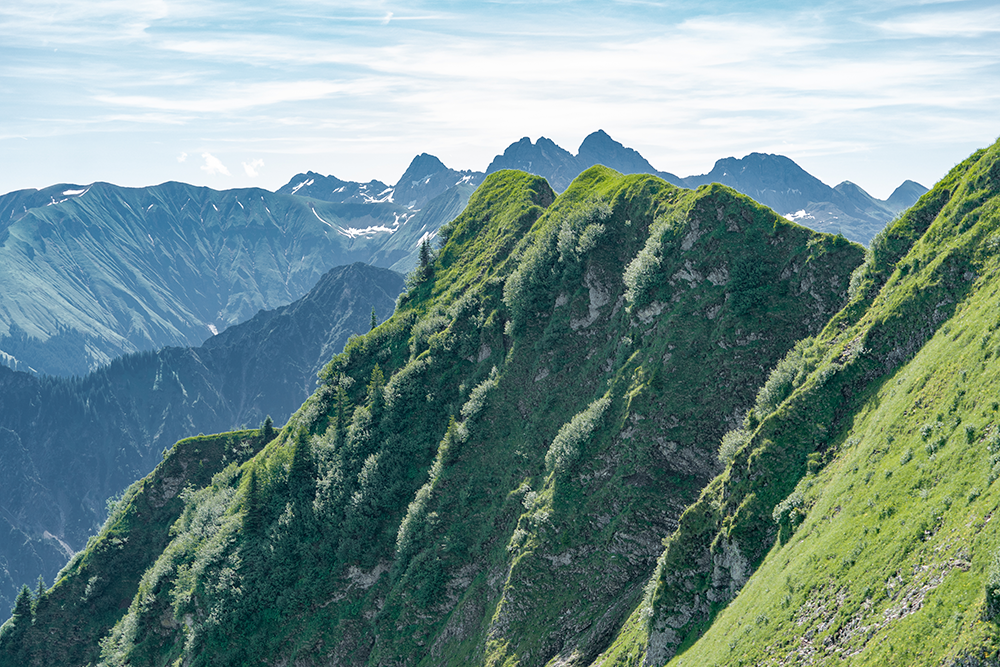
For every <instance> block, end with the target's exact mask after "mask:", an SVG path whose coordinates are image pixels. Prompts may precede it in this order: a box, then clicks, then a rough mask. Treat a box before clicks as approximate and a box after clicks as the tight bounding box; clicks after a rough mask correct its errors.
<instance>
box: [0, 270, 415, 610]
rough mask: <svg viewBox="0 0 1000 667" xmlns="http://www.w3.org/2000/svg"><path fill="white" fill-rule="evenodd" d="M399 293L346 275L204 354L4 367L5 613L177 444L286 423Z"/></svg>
mask: <svg viewBox="0 0 1000 667" xmlns="http://www.w3.org/2000/svg"><path fill="white" fill-rule="evenodd" d="M402 289H403V278H402V276H401V275H399V274H398V273H395V272H393V271H390V270H388V269H381V268H376V267H372V266H366V265H364V264H360V263H359V264H353V265H350V266H345V267H337V268H334V269H331V270H330V271H329V272H327V273H326V274H325V275H324V276H323V277H322V278H321V279H320V280H319V282H318V283H317V284H316V286H315V287H313V289H312V290H310V291H309V293H308V294H306V295H305V296H303V297H302V298H301V299H299V300H297V301H295V302H294V303H292V304H290V305H288V306H282V307H280V308H277V309H275V310H269V311H261V312H259V313H258V314H257V315H255V316H254V317H252V318H250V319H249V320H248V321H246V322H244V323H241V324H236V325H234V326H232V327H230V328H228V329H226V330H225V331H223V332H221V333H219V335H217V336H213V337H210V338H209V339H208V340H207V341H205V343H204V344H202V345H201V346H198V347H194V348H176V347H167V348H163V349H161V350H158V351H156V352H141V353H134V354H131V355H126V356H124V357H120V358H118V359H115V360H114V361H112V362H111V363H110V364H109V365H107V366H104V367H102V368H100V369H99V370H97V371H94V372H91V373H89V374H87V375H85V376H82V377H76V378H57V377H51V376H49V377H38V376H36V375H33V374H29V373H24V372H18V371H13V370H10V369H8V368H5V367H2V366H0V461H2V462H3V465H2V466H0V535H2V536H3V537H2V539H0V608H3V609H6V608H7V607H8V606H9V605H11V604H13V603H14V599H15V597H16V595H17V590H18V588H20V586H21V583H23V582H24V581H33V580H34V579H36V578H37V577H38V576H42V577H44V578H45V579H46V580H48V581H51V580H52V579H53V577H54V576H55V574H56V573H57V572H58V571H59V569H60V568H61V567H62V566H63V565H64V564H65V563H66V561H67V559H68V558H69V557H70V556H72V555H73V554H74V553H76V552H78V551H80V550H81V549H83V548H84V547H85V546H86V544H87V540H88V538H89V537H90V536H91V535H93V534H94V532H95V531H96V530H97V529H98V528H99V527H100V525H101V524H102V523H103V521H104V519H105V518H106V513H107V507H106V502H105V501H106V499H107V498H110V497H113V496H116V495H119V494H120V493H121V491H122V490H123V489H124V488H125V487H127V486H128V485H129V484H130V483H131V482H132V481H134V480H135V479H137V478H139V477H143V476H144V475H146V474H147V473H148V472H149V471H150V470H152V469H153V468H154V467H155V466H156V464H157V463H158V462H159V461H160V460H161V459H162V456H161V454H162V453H163V452H165V451H166V450H168V449H169V448H170V447H171V446H172V445H173V444H174V443H175V442H176V441H177V440H179V439H181V438H183V437H185V436H189V435H193V434H198V433H216V432H219V431H227V430H231V429H233V428H239V427H241V426H245V425H247V424H250V425H254V426H256V425H259V424H261V423H262V422H263V421H264V419H265V417H267V416H270V417H272V418H273V420H274V421H275V422H276V423H277V424H283V423H284V422H285V421H286V420H287V419H288V417H289V415H291V414H292V413H293V412H294V411H295V410H296V409H297V408H298V407H299V406H300V405H301V404H302V401H304V400H305V399H306V398H307V397H308V396H309V395H310V394H311V393H312V392H313V390H314V389H315V387H316V375H317V372H318V371H319V370H320V369H322V367H323V366H324V365H325V364H326V363H327V362H328V361H329V359H330V358H331V357H332V356H334V355H335V354H337V353H338V352H340V351H341V350H342V349H343V347H344V345H345V343H346V342H347V341H348V339H349V337H350V336H352V335H356V334H362V333H365V332H367V331H368V330H369V329H370V328H371V321H370V320H371V317H376V318H377V319H378V320H379V321H381V320H384V319H386V318H388V317H389V316H390V315H391V314H392V311H393V307H394V306H395V299H396V296H397V295H398V294H399V293H400V292H401V291H402Z"/></svg>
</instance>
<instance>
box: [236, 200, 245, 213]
mask: <svg viewBox="0 0 1000 667" xmlns="http://www.w3.org/2000/svg"><path fill="white" fill-rule="evenodd" d="M236 203H237V204H239V205H240V208H242V209H243V210H244V211H245V210H246V209H245V208H243V204H242V203H241V202H240V200H239V199H237V200H236Z"/></svg>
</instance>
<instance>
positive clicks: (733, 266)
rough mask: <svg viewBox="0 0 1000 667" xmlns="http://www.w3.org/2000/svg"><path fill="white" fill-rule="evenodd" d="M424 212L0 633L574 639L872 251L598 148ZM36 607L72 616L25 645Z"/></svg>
mask: <svg viewBox="0 0 1000 667" xmlns="http://www.w3.org/2000/svg"><path fill="white" fill-rule="evenodd" d="M439 236H440V238H441V239H442V241H443V246H442V247H441V249H440V252H439V253H437V256H436V258H435V259H434V261H433V262H432V263H430V264H429V265H428V266H427V267H426V268H424V269H422V270H420V271H418V272H417V273H416V274H414V276H413V278H412V279H411V282H410V287H409V289H408V291H407V292H406V294H405V295H404V296H402V297H401V298H400V300H399V302H398V304H397V308H396V311H395V313H394V314H393V316H392V318H390V319H389V320H388V321H386V322H385V323H383V324H381V325H380V326H378V327H377V328H376V329H374V330H373V331H371V332H369V333H367V334H366V335H364V336H360V337H358V338H356V339H354V340H353V341H352V342H350V343H349V344H348V345H347V347H346V349H345V351H344V352H343V353H342V354H341V355H339V356H337V357H335V358H334V359H333V360H332V361H331V362H330V363H329V364H328V365H327V367H326V368H325V369H324V370H323V371H322V373H321V378H322V383H321V386H320V387H319V388H318V389H317V391H316V392H315V393H314V394H313V395H312V396H311V397H310V398H309V399H308V400H307V401H306V402H305V403H304V404H303V406H302V408H301V409H300V410H299V411H298V412H297V413H296V414H295V415H294V416H293V417H292V418H291V419H290V420H289V422H288V424H287V425H286V426H285V427H284V429H282V431H281V434H280V435H278V437H277V438H276V439H274V440H273V441H272V442H270V444H268V445H267V446H266V447H264V448H263V449H262V450H261V452H260V453H258V454H256V455H255V456H254V457H253V458H250V459H249V460H248V461H247V462H246V463H243V464H237V463H233V464H232V465H228V466H227V467H225V468H224V469H222V470H220V472H218V473H217V474H216V476H215V477H214V478H213V480H212V483H211V484H209V485H203V486H201V487H200V488H199V489H197V490H192V492H190V493H189V494H188V495H187V496H186V497H185V499H184V504H183V507H182V506H180V505H178V506H177V507H176V509H175V510H174V512H175V513H174V514H173V515H172V517H171V518H160V519H158V520H157V521H155V522H152V521H148V522H147V521H142V522H139V521H136V520H134V519H133V518H132V517H134V516H137V514H135V513H137V512H141V511H144V510H141V508H142V507H146V506H149V505H150V504H151V503H150V501H149V500H148V499H147V498H146V493H147V492H146V489H155V488H162V486H163V483H164V482H163V481H162V480H163V475H164V474H165V473H164V472H163V471H157V472H154V473H153V474H152V475H151V476H150V477H149V478H147V479H146V480H145V481H143V482H140V483H138V484H137V485H135V486H133V487H132V489H130V491H129V492H127V493H126V495H125V498H124V499H123V503H124V506H123V507H122V508H121V509H120V510H119V511H118V512H116V513H115V514H113V515H112V518H111V519H110V520H109V522H108V524H106V526H105V528H104V529H103V530H102V532H101V534H100V535H99V536H98V537H97V538H96V539H95V540H94V541H93V543H92V544H91V545H90V547H89V548H88V549H87V550H85V551H84V552H83V553H82V554H80V555H78V556H77V557H75V558H74V560H73V561H72V562H71V563H70V564H69V565H68V566H67V568H66V569H65V570H64V571H63V573H62V574H61V575H60V578H59V579H58V580H57V582H56V583H55V585H54V586H53V588H52V589H51V590H49V591H46V592H44V593H41V594H40V595H39V596H38V599H37V600H36V601H35V602H34V611H33V612H32V615H31V618H32V620H31V623H30V625H25V624H24V622H23V621H20V620H18V618H19V617H18V616H17V615H15V616H14V619H13V620H12V622H11V623H9V624H8V625H7V626H5V630H4V632H5V635H4V638H3V639H0V654H2V655H3V656H5V657H6V658H7V659H9V660H10V661H11V662H13V661H17V660H26V661H27V662H26V663H25V664H32V662H31V661H32V660H35V661H36V664H55V663H67V664H68V663H85V662H97V661H100V662H101V664H174V663H176V662H178V661H180V663H190V664H250V663H257V662H280V661H287V662H290V663H292V662H298V663H303V664H310V663H331V664H419V663H421V662H434V663H449V664H451V663H454V664H504V663H506V664H517V663H520V664H525V665H528V664H531V665H535V664H539V665H540V664H545V663H547V662H549V661H550V660H562V661H564V662H565V661H566V660H568V659H569V658H571V657H572V656H577V657H576V658H574V661H575V662H583V661H585V660H589V659H593V658H594V657H596V656H597V655H598V654H599V652H600V651H602V650H603V649H605V648H606V647H607V646H608V645H609V642H610V641H611V639H613V638H614V636H615V634H616V633H617V631H618V629H619V628H620V627H621V624H622V623H623V622H624V621H625V620H627V619H628V617H629V614H630V613H631V612H632V610H633V609H634V608H635V606H636V604H638V602H639V601H640V600H641V598H642V592H643V590H644V589H645V587H646V584H647V582H648V581H649V579H650V577H651V575H652V573H653V571H654V569H655V567H656V563H657V557H658V555H659V553H660V552H661V551H662V549H663V546H662V544H661V542H660V540H661V538H662V537H664V536H666V535H669V534H670V533H671V532H672V531H674V530H675V529H677V528H678V525H679V523H678V522H679V521H680V519H681V515H682V512H683V511H684V508H685V507H686V506H687V505H689V504H691V503H693V502H695V501H696V500H697V499H698V496H699V492H700V490H701V489H702V488H703V487H704V486H705V485H706V484H707V483H709V482H710V480H711V479H712V478H713V477H714V476H715V475H716V474H718V473H719V471H720V470H721V469H722V465H721V464H720V463H719V461H718V459H717V458H716V456H715V452H716V449H717V443H718V441H719V439H720V438H721V437H722V436H723V435H724V434H725V433H726V432H727V431H728V430H730V429H732V428H734V427H736V426H738V425H739V423H740V420H741V416H742V415H743V413H744V412H745V411H746V410H747V409H748V408H749V407H751V406H752V405H753V401H754V396H755V393H756V391H757V387H758V386H759V385H760V383H761V382H762V380H763V379H764V378H766V374H767V371H768V369H769V368H771V367H772V366H774V365H775V364H777V363H778V362H779V361H780V360H781V358H782V357H783V356H784V355H786V353H787V352H788V350H789V349H791V348H792V347H793V346H794V344H795V341H796V340H799V339H801V338H803V337H805V336H810V335H815V334H816V333H818V332H819V331H820V330H821V329H822V327H823V326H824V325H825V323H826V322H827V320H828V319H829V318H830V317H831V316H833V315H834V314H835V313H836V312H837V311H838V310H839V309H840V308H841V307H842V306H843V305H844V303H845V302H846V300H847V294H848V291H849V283H850V276H851V273H852V271H853V270H854V269H855V268H856V267H858V266H860V265H861V264H862V262H863V259H864V254H865V253H864V250H863V249H862V248H861V247H860V246H858V245H855V244H853V243H850V242H849V241H847V240H846V239H844V238H843V237H837V236H831V235H825V234H820V233H816V232H812V231H810V230H808V229H806V228H803V227H801V226H798V225H796V224H794V223H791V222H788V221H786V220H785V219H783V218H781V217H780V216H778V215H777V214H775V213H774V212H773V211H771V210H770V209H767V208H766V207H764V206H761V205H759V204H757V203H755V202H754V201H753V200H751V199H750V198H748V197H746V196H743V195H740V194H738V193H736V192H735V191H733V190H732V189H730V188H727V187H725V186H721V185H712V186H708V187H703V188H699V189H698V190H683V189H679V188H677V187H675V186H673V185H670V184H669V183H667V182H665V181H663V180H662V179H660V178H658V177H655V176H649V175H632V176H623V175H621V174H619V173H617V172H614V171H612V170H610V169H608V168H606V167H592V168H590V169H588V170H587V171H585V172H584V173H583V174H581V175H580V176H579V177H578V178H577V179H576V180H575V181H574V182H573V183H572V184H571V185H570V186H569V187H568V188H567V189H566V190H565V191H564V192H563V193H562V194H561V195H558V196H556V194H555V192H554V191H553V190H552V189H551V188H550V187H549V185H548V184H547V182H546V181H545V180H544V179H541V178H539V177H536V176H532V175H528V174H525V173H523V172H515V171H510V170H501V171H499V172H495V173H493V174H491V175H490V176H488V177H487V178H486V179H485V181H484V182H483V183H482V184H481V185H480V187H479V188H478V189H477V190H476V192H475V193H474V194H473V196H472V198H471V199H470V201H469V205H468V206H467V208H466V209H465V211H464V212H463V214H462V215H461V216H459V217H458V218H457V219H456V220H454V221H453V222H451V223H449V224H448V225H446V226H445V227H444V228H442V229H441V230H440V232H439ZM228 437H229V438H230V439H232V438H234V437H236V436H235V435H233V436H228ZM261 437H263V436H261ZM265 439H266V438H265ZM178 447H179V449H177V450H176V451H175V453H174V454H173V455H172V456H174V457H176V459H177V463H175V464H174V466H173V470H174V471H176V469H177V468H178V467H182V466H180V461H182V460H184V457H185V448H188V449H190V445H179V446H178ZM169 458H170V457H168V459H169ZM171 474H176V472H173V473H171ZM182 483H183V482H182ZM132 531H136V532H135V533H134V537H133V536H132V535H133V532H132ZM116 540H117V541H116ZM133 545H135V546H133ZM147 545H155V548H153V547H149V546H147ZM161 545H165V546H161ZM125 554H127V558H126V557H125ZM121 561H126V562H127V563H128V568H127V570H126V571H124V572H123V573H122V574H121V575H118V574H116V575H114V576H111V572H112V571H114V572H117V570H115V569H112V568H113V565H114V564H115V563H118V562H121ZM91 581H93V582H96V583H94V585H93V586H91V587H90V589H89V592H88V589H87V583H86V582H91ZM122 581H125V583H126V584H127V589H128V591H129V592H128V593H127V594H125V598H124V599H121V598H122V595H123V588H122V585H120V582H122ZM106 596H110V597H106ZM111 597H117V598H118V601H117V604H115V603H113V602H112V600H111ZM87 609H95V610H97V609H100V610H101V614H102V619H104V620H102V622H100V623H95V621H94V618H95V617H94V615H93V614H88V613H86V611H85V610H87ZM50 610H51V611H50ZM57 619H58V620H57ZM50 630H56V632H57V634H58V635H59V636H61V637H66V638H67V639H66V640H65V641H62V640H56V641H53V640H47V644H46V648H45V649H44V650H43V651H41V652H37V653H35V652H34V651H35V650H36V649H35V648H32V647H34V646H35V644H34V643H33V642H35V641H37V640H35V639H34V638H35V637H46V638H48V637H51V636H52V635H51V633H50ZM32 656H37V657H32ZM43 656H44V657H43Z"/></svg>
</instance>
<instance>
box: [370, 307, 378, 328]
mask: <svg viewBox="0 0 1000 667" xmlns="http://www.w3.org/2000/svg"><path fill="white" fill-rule="evenodd" d="M377 326H378V320H377V319H376V318H375V306H372V324H371V328H369V329H368V330H369V331H371V330H372V329H374V328H375V327H377Z"/></svg>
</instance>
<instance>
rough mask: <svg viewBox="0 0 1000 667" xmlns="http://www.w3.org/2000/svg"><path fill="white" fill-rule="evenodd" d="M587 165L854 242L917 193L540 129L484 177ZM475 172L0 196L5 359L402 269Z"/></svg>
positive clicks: (188, 334)
mask: <svg viewBox="0 0 1000 667" xmlns="http://www.w3.org/2000/svg"><path fill="white" fill-rule="evenodd" d="M595 164H603V165H605V166H608V167H611V168H612V169H615V170H617V171H619V172H621V173H623V174H633V173H650V174H655V175H658V176H660V177H661V178H663V179H664V180H666V181H668V182H671V183H674V184H676V185H680V186H682V187H689V188H694V187H697V186H699V185H703V184H707V183H710V182H720V183H723V184H725V185H729V186H731V187H733V188H734V189H736V190H737V191H739V192H743V193H744V194H748V195H750V196H751V197H753V198H754V199H756V200H757V201H759V202H761V203H764V204H766V205H768V206H771V207H772V208H774V209H775V210H776V211H778V212H779V213H781V214H783V215H785V216H786V217H789V218H790V219H794V220H796V221H798V222H800V223H802V224H805V225H807V226H809V227H811V228H813V229H816V230H819V231H828V232H831V233H837V232H840V233H843V234H844V235H845V236H846V237H847V238H848V239H850V240H854V241H857V242H860V243H863V244H867V243H868V242H870V240H871V238H872V237H873V236H874V234H875V233H876V232H877V231H878V230H879V229H881V228H882V227H883V226H884V225H885V223H886V222H887V221H888V220H890V219H891V218H892V217H893V216H894V215H896V214H897V213H898V212H899V211H901V210H903V209H905V208H906V207H908V206H909V205H911V204H912V203H913V202H914V201H916V198H917V197H919V196H920V195H921V194H922V193H923V192H924V191H925V189H924V188H923V187H922V186H920V185H918V184H916V183H913V182H910V181H908V182H906V183H904V184H903V185H901V186H900V187H899V188H898V189H897V190H896V192H894V193H893V195H892V196H891V197H889V199H888V200H885V201H881V200H878V199H875V198H873V197H871V196H870V195H868V194H867V193H865V192H864V191H863V190H862V189H861V188H859V187H858V186H856V185H854V184H851V183H849V182H845V183H841V184H840V185H838V186H837V187H836V188H830V187H829V186H827V185H825V184H823V183H821V182H820V181H819V180H817V179H816V178H814V177H812V176H810V175H809V174H807V173H806V172H805V171H803V170H802V169H801V168H799V167H798V166H797V165H796V164H795V163H794V162H792V161H791V160H789V159H788V158H784V157H781V156H776V155H762V154H757V153H754V154H751V155H749V156H747V157H745V158H742V159H741V160H737V159H735V158H727V159H725V160H720V161H719V162H717V163H716V166H715V168H714V169H713V170H712V171H711V172H709V173H708V174H705V175H702V176H690V177H687V178H679V177H677V176H675V175H673V174H670V173H667V172H660V171H657V170H655V169H654V168H653V167H652V165H650V164H649V162H648V161H646V160H645V159H644V158H643V157H642V156H641V155H640V154H639V153H638V152H636V151H635V150H633V149H631V148H626V147H625V146H623V145H622V144H620V143H618V142H616V141H614V140H613V139H612V138H611V137H609V136H608V135H607V134H606V133H605V132H603V131H597V132H594V133H592V134H591V135H589V136H588V137H586V138H585V139H584V141H583V142H582V144H581V145H580V148H579V151H578V153H577V154H576V155H572V154H571V153H569V152H568V151H566V150H564V149H562V148H560V147H559V146H557V145H556V144H554V143H553V142H552V141H550V140H548V139H545V138H544V137H542V138H540V139H539V140H538V141H537V142H536V143H532V142H531V141H530V140H529V139H527V138H524V139H522V140H520V141H518V142H515V143H514V144H512V145H511V146H509V147H508V148H507V149H506V150H505V151H504V152H503V154H501V155H498V156H497V157H496V158H495V159H494V160H493V161H492V162H491V164H490V165H489V166H488V168H487V169H486V172H485V173H487V174H489V173H494V172H496V171H498V170H501V169H508V168H512V169H520V170H523V171H527V172H529V173H535V174H539V175H541V176H543V177H544V178H546V179H547V180H548V181H549V183H550V185H552V187H553V188H554V189H555V191H557V192H560V191H562V190H564V189H565V188H566V187H567V186H568V185H569V183H570V181H572V180H573V179H574V178H575V177H576V176H577V175H578V174H580V173H581V172H582V171H584V170H585V169H587V168H588V167H590V166H593V165H595ZM483 177H484V173H482V172H474V171H456V170H453V169H449V168H448V167H446V166H445V165H444V164H443V163H441V161H440V160H438V159H437V158H435V157H433V156H431V155H427V154H421V155H418V156H417V157H415V158H414V159H413V161H412V162H411V163H410V165H409V167H408V168H407V169H406V171H405V172H404V174H403V175H402V176H401V177H400V179H399V181H398V182H397V183H396V184H395V185H387V184H385V183H382V182H380V181H371V182H369V183H356V182H349V181H342V180H340V179H338V178H336V177H333V176H322V175H320V174H316V173H314V172H306V173H302V174H298V175H296V176H295V177H293V178H292V179H291V180H290V181H289V183H288V184H287V185H285V186H283V187H281V188H279V189H278V190H277V192H275V193H272V192H269V191H266V190H259V189H243V190H226V191H216V190H211V189H208V188H199V187H194V186H190V185H184V184H180V183H165V184H162V185H158V186H152V187H148V188H121V187H117V186H113V185H109V184H106V183H95V184H92V185H88V186H80V185H70V184H62V185H56V186H52V187H49V188H45V189H43V190H22V191H18V192H13V193H9V194H7V195H4V196H2V197H0V281H2V283H3V284H4V286H5V289H4V292H3V293H2V294H0V363H3V364H5V365H7V366H10V367H12V368H15V369H19V370H26V371H31V372H37V373H43V374H52V375H62V376H68V375H74V374H76V375H82V374H85V373H86V372H88V371H90V370H94V369H96V368H97V367H98V366H100V365H102V364H106V363H108V362H109V361H110V360H111V359H114V358H115V357H117V356H119V355H121V354H126V353H130V352H136V351H142V350H152V349H157V348H159V347H162V346H164V345H175V346H195V345H198V344H200V343H201V341H202V340H204V338H205V337H206V336H208V335H209V334H210V333H212V332H218V331H222V330H224V329H225V328H226V327H227V326H231V325H232V324H235V323H237V322H242V321H245V320H246V319H247V318H248V317H250V316H251V315H252V314H253V313H255V312H257V310H259V309H261V308H275V307H278V306H280V305H284V304H287V303H289V302H291V301H292V300H294V299H296V298H298V297H300V296H301V295H303V294H304V293H305V292H306V291H307V290H308V289H309V288H310V287H312V285H314V284H315V282H316V280H318V279H319V277H320V275H322V274H323V272H325V271H326V270H328V269H329V268H331V267H332V266H335V265H341V264H348V263H351V262H354V261H363V262H365V263H369V264H374V265H376V266H383V267H387V268H392V269H394V270H397V271H401V272H404V273H405V272H407V271H409V270H411V269H412V268H413V267H414V266H415V265H416V262H417V251H418V248H419V245H420V243H421V242H422V241H425V240H431V239H433V238H434V237H435V235H436V233H437V230H438V228H440V227H441V225H443V224H444V223H446V222H448V221H449V220H452V219H454V218H455V217H456V216H458V214H459V213H461V212H462V210H463V209H464V208H465V205H466V204H467V202H468V199H469V196H470V195H471V194H472V192H473V191H474V190H475V188H476V187H477V186H478V185H479V183H481V182H482V179H483Z"/></svg>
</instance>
